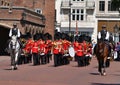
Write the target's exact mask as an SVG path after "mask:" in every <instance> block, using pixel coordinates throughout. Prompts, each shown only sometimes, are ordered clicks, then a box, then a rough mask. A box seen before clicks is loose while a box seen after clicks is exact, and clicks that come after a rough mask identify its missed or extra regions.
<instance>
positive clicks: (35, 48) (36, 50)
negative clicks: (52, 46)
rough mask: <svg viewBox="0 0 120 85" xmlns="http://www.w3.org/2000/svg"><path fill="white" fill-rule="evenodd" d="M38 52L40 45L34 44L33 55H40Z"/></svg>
mask: <svg viewBox="0 0 120 85" xmlns="http://www.w3.org/2000/svg"><path fill="white" fill-rule="evenodd" d="M38 50H39V48H38V43H37V42H34V43H33V46H32V53H38Z"/></svg>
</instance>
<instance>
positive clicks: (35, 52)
mask: <svg viewBox="0 0 120 85" xmlns="http://www.w3.org/2000/svg"><path fill="white" fill-rule="evenodd" d="M31 51H32V55H33V65H40V61H39V57H38V52H39V47H38V43H37V41H36V40H35V41H34V43H33V46H32V49H31Z"/></svg>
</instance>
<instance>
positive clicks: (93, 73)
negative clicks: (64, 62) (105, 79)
mask: <svg viewBox="0 0 120 85" xmlns="http://www.w3.org/2000/svg"><path fill="white" fill-rule="evenodd" d="M90 74H91V75H100V74H99V73H90Z"/></svg>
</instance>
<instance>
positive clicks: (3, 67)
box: [0, 56, 120, 85]
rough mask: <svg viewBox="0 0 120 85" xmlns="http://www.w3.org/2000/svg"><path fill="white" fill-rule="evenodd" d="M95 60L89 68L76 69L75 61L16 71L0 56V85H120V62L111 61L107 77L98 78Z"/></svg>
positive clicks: (5, 58)
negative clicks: (67, 63)
mask: <svg viewBox="0 0 120 85" xmlns="http://www.w3.org/2000/svg"><path fill="white" fill-rule="evenodd" d="M97 65H98V64H97V60H96V58H95V57H94V58H92V61H91V63H90V65H89V66H86V67H77V63H76V62H75V61H71V62H70V64H69V65H63V66H59V67H54V66H53V61H51V62H50V63H49V64H46V65H39V66H32V63H29V64H23V65H20V66H19V68H18V70H15V71H13V70H10V57H9V56H0V85H120V62H117V61H112V62H111V66H110V68H107V69H106V70H107V75H106V76H100V75H99V74H98V71H97Z"/></svg>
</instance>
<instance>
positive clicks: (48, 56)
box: [44, 33, 52, 63]
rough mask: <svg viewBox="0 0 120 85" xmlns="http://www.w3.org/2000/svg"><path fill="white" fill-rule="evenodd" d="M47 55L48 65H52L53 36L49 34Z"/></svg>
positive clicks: (46, 43) (46, 41)
mask: <svg viewBox="0 0 120 85" xmlns="http://www.w3.org/2000/svg"><path fill="white" fill-rule="evenodd" d="M44 36H45V45H46V48H45V55H46V63H50V60H52V36H51V35H50V34H49V33H45V34H44Z"/></svg>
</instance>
